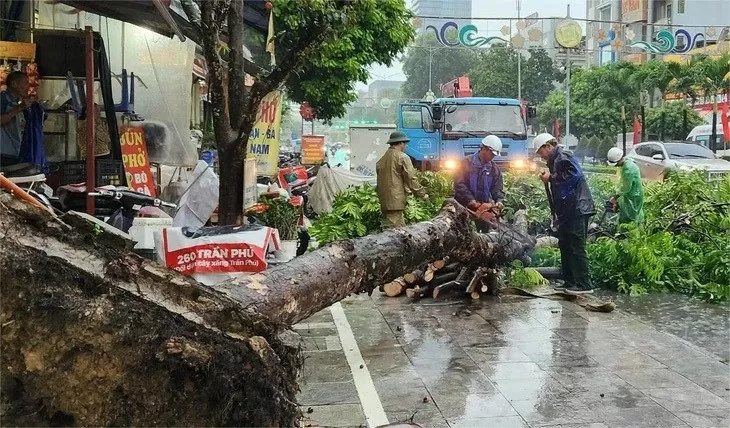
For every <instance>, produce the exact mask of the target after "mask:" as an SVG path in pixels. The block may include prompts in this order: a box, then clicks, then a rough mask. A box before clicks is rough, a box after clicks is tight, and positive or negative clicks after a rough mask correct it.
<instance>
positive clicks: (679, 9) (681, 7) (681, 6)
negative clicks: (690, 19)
mask: <svg viewBox="0 0 730 428" xmlns="http://www.w3.org/2000/svg"><path fill="white" fill-rule="evenodd" d="M684 1H685V0H677V13H684Z"/></svg>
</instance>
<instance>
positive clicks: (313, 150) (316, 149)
mask: <svg viewBox="0 0 730 428" xmlns="http://www.w3.org/2000/svg"><path fill="white" fill-rule="evenodd" d="M324 154H325V153H324V136H323V135H302V163H303V164H304V165H314V164H318V163H320V162H322V161H324Z"/></svg>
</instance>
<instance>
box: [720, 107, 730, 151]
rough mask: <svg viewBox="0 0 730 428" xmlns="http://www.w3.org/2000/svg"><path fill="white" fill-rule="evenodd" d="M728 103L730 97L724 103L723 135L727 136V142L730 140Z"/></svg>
mask: <svg viewBox="0 0 730 428" xmlns="http://www.w3.org/2000/svg"><path fill="white" fill-rule="evenodd" d="M728 103H730V99H729V100H727V101H725V102H724V103H722V117H721V120H722V135H723V137H725V142H730V118H729V117H728V115H730V112H728V110H729V109H730V107H729V106H728ZM728 144H730V143H728Z"/></svg>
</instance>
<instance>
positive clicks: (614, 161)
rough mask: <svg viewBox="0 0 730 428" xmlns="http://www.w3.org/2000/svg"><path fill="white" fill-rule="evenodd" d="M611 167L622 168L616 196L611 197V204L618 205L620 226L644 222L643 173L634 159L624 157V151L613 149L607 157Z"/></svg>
mask: <svg viewBox="0 0 730 428" xmlns="http://www.w3.org/2000/svg"><path fill="white" fill-rule="evenodd" d="M606 158H607V160H608V163H609V164H610V165H616V166H618V167H620V169H619V170H618V175H619V184H618V192H617V194H616V196H613V197H611V204H612V205H613V206H614V210H615V209H616V208H615V207H616V206H617V205H618V222H619V224H625V223H631V222H634V223H637V224H641V223H643V222H644V188H643V186H642V183H641V171H640V170H639V166H638V165H636V162H634V160H633V159H631V158H627V157H626V156H624V152H623V150H621V149H619V148H618V147H612V148H611V149H610V150H609V151H608V154H607V155H606Z"/></svg>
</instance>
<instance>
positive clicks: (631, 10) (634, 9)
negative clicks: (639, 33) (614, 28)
mask: <svg viewBox="0 0 730 428" xmlns="http://www.w3.org/2000/svg"><path fill="white" fill-rule="evenodd" d="M647 6H648V0H621V20H622V22H626V23H632V22H639V21H646V18H647V11H648V7H647Z"/></svg>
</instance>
